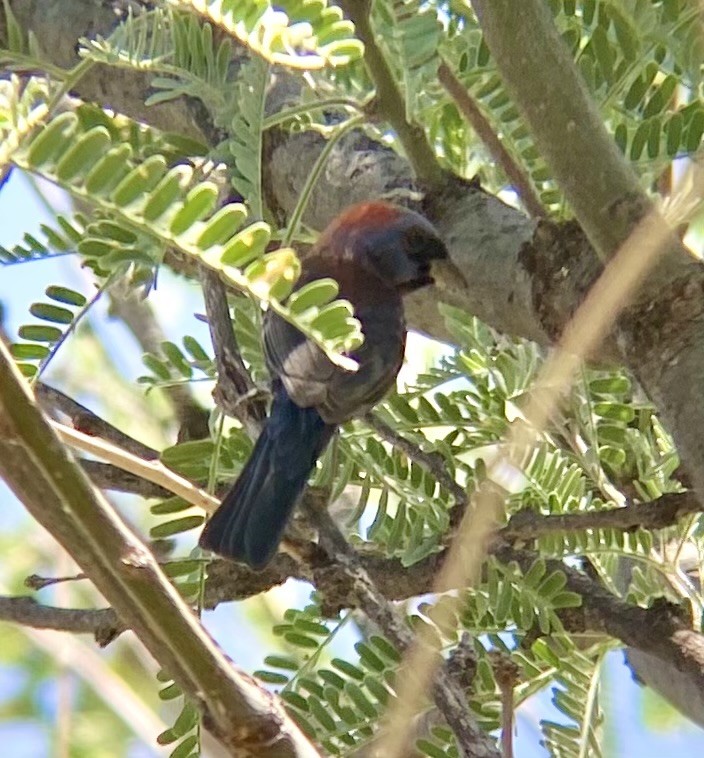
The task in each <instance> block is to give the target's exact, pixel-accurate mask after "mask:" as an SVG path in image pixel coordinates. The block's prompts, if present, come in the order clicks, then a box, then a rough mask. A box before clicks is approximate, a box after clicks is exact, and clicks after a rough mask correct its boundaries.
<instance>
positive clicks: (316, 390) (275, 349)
mask: <svg viewBox="0 0 704 758" xmlns="http://www.w3.org/2000/svg"><path fill="white" fill-rule="evenodd" d="M264 355H265V357H266V362H267V365H268V366H269V371H270V372H271V373H272V375H274V376H277V377H279V378H280V379H281V381H282V382H283V384H284V387H285V388H286V392H287V393H288V395H289V397H290V398H291V399H292V400H293V402H294V403H296V405H298V406H300V407H301V408H309V407H311V406H316V407H317V406H318V405H320V404H321V403H324V402H325V400H326V398H327V394H328V386H329V384H330V381H331V379H332V376H333V374H334V372H335V366H334V365H333V364H332V363H331V362H330V360H328V358H327V357H326V356H325V353H323V351H322V350H321V349H320V348H319V347H318V346H317V345H316V344H315V343H313V342H310V341H309V340H307V339H306V338H305V337H304V335H303V334H302V333H301V332H299V331H298V329H296V327H294V326H291V324H289V323H288V321H284V319H282V318H281V316H279V315H277V314H276V313H273V312H272V311H267V313H266V314H265V316H264Z"/></svg>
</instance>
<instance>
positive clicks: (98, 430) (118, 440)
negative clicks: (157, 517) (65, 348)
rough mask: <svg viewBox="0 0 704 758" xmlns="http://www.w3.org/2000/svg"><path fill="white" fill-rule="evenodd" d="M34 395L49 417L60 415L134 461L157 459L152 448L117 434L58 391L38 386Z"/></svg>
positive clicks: (100, 419) (95, 416) (106, 424)
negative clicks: (129, 456) (121, 450)
mask: <svg viewBox="0 0 704 758" xmlns="http://www.w3.org/2000/svg"><path fill="white" fill-rule="evenodd" d="M34 393H35V395H36V397H37V401H38V402H39V404H40V405H41V406H42V408H44V410H45V411H47V412H49V413H51V412H52V411H59V412H61V413H63V414H64V415H65V416H68V417H69V418H70V419H71V424H72V425H73V427H74V428H75V429H78V430H79V431H81V432H84V433H85V434H89V435H91V436H94V437H101V438H102V439H104V440H107V441H108V442H112V443H113V444H114V445H116V446H117V447H119V448H122V449H123V450H125V451H127V452H128V453H132V455H136V456H137V457H138V458H143V459H144V460H148V461H149V460H154V459H155V458H158V457H159V451H158V450H154V448H151V447H149V446H148V445H145V444H144V443H142V442H140V441H139V440H136V439H134V437H130V436H129V435H128V434H125V433H124V432H122V431H120V430H119V429H118V428H117V427H115V426H113V425H112V424H109V423H108V422H107V421H105V420H104V419H102V418H100V416H97V415H96V414H95V413H93V411H91V410H89V409H88V408H86V407H85V406H84V405H81V404H80V403H79V402H77V401H76V400H74V399H73V398H72V397H69V396H68V395H66V394H65V393H63V392H61V390H57V389H55V388H54V387H50V386H49V385H48V384H44V383H43V382H40V383H39V384H37V386H36V387H35V388H34Z"/></svg>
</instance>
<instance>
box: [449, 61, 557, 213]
mask: <svg viewBox="0 0 704 758" xmlns="http://www.w3.org/2000/svg"><path fill="white" fill-rule="evenodd" d="M438 81H439V82H440V84H442V86H443V87H444V88H445V91H446V92H447V94H448V95H449V96H450V97H451V98H452V99H453V100H454V102H455V105H456V106H457V109H458V110H459V112H460V113H461V114H462V115H463V116H464V117H465V119H466V120H467V123H468V124H469V125H470V126H471V127H472V129H474V131H475V132H476V134H477V136H478V137H479V139H480V140H481V141H482V142H483V143H484V145H485V146H486V148H487V150H488V151H489V152H490V153H491V157H492V158H493V159H494V160H495V161H496V163H497V164H498V165H499V166H501V169H502V171H503V172H504V174H506V177H507V179H508V180H509V182H510V183H511V186H512V187H513V189H514V190H516V193H517V194H518V196H519V197H520V198H521V202H522V203H523V205H524V207H525V209H526V210H527V211H528V213H529V214H530V215H531V216H533V218H544V217H545V216H546V215H547V214H546V212H545V208H544V207H543V204H542V203H541V202H540V198H539V197H538V195H537V193H536V191H535V188H534V187H533V184H532V182H531V181H530V177H529V176H528V175H527V174H526V172H525V171H524V170H523V168H522V166H521V165H520V164H519V163H518V162H517V161H516V160H514V158H513V156H512V155H511V154H510V153H509V152H508V150H507V149H506V148H505V147H504V145H503V143H502V142H501V140H500V139H499V137H498V135H497V134H496V133H495V132H494V130H493V129H492V128H491V125H490V124H489V122H488V121H487V119H486V117H485V116H484V114H483V113H482V112H481V110H480V109H479V106H478V105H477V104H476V102H475V101H474V100H473V99H472V97H471V95H470V94H469V92H468V91H467V89H466V87H465V86H464V85H463V84H462V82H461V81H460V80H459V79H458V78H457V77H456V76H455V73H454V71H453V70H452V69H451V68H450V66H449V65H448V64H447V62H446V61H443V62H442V63H441V64H440V66H439V68H438Z"/></svg>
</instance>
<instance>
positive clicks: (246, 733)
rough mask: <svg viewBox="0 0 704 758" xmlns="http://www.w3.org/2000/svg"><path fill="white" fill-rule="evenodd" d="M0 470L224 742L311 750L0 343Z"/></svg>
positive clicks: (237, 747) (243, 750)
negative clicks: (60, 430) (216, 633)
mask: <svg viewBox="0 0 704 758" xmlns="http://www.w3.org/2000/svg"><path fill="white" fill-rule="evenodd" d="M0 474H2V476H3V477H4V478H5V480H6V481H7V483H8V484H9V485H10V487H11V488H12V489H13V491H14V492H15V494H16V495H17V497H18V498H19V499H20V500H21V501H22V502H23V503H24V504H25V505H26V507H27V509H28V510H29V511H30V513H31V514H32V515H33V516H34V518H35V519H37V521H39V522H40V523H41V524H42V525H43V526H45V527H46V528H47V529H48V530H49V531H50V532H51V533H52V534H53V535H54V536H55V537H56V538H57V539H58V540H59V541H60V542H61V544H62V545H63V546H64V547H65V548H66V549H67V550H68V551H69V552H70V554H71V555H72V557H73V558H74V559H75V560H76V562H77V563H78V564H79V565H80V566H81V568H82V569H83V571H84V572H85V573H86V574H87V575H88V576H89V577H90V578H91V580H92V581H93V582H94V584H95V585H96V587H97V589H98V590H99V591H100V592H101V593H102V594H103V595H104V596H105V598H106V599H107V600H108V602H109V603H110V604H111V605H112V606H113V607H114V608H115V610H116V611H117V613H118V615H119V616H120V617H121V618H122V619H123V620H124V621H125V623H126V624H127V625H128V626H129V627H130V628H131V629H133V630H134V631H135V633H136V634H137V635H138V636H139V638H140V639H141V640H142V642H143V643H144V644H145V646H146V647H147V649H148V650H149V651H150V652H151V653H152V655H154V657H155V658H156V659H157V660H158V661H159V663H160V664H161V665H162V666H163V667H164V668H165V669H166V670H167V671H169V673H170V675H171V676H173V678H174V680H175V681H176V682H177V683H178V684H179V686H180V687H181V688H182V689H183V691H184V692H185V693H187V694H188V696H189V697H190V698H191V699H192V700H193V702H194V703H197V704H198V705H199V706H200V707H201V708H202V710H203V711H204V717H205V720H206V723H207V725H208V728H209V729H210V730H211V731H212V732H213V733H214V734H215V735H216V736H217V738H218V739H219V740H220V741H221V742H222V743H223V745H226V746H227V747H229V748H230V749H231V750H233V751H235V752H237V753H238V754H242V755H252V756H256V755H261V754H262V752H263V750H265V749H267V750H271V749H272V744H274V743H275V744H276V747H277V749H279V750H280V754H281V755H288V756H310V757H311V758H312V756H315V755H317V753H316V751H315V750H314V749H313V747H312V746H311V745H310V743H309V742H308V741H307V740H306V739H305V737H304V736H303V735H302V733H301V732H300V731H299V730H298V728H297V727H296V726H295V725H294V724H293V723H292V722H291V721H290V720H289V719H288V717H287V716H286V713H285V711H284V710H283V708H282V707H281V705H280V704H279V703H278V702H277V701H276V699H275V698H273V697H272V696H271V695H270V694H269V693H267V692H266V691H265V690H263V689H261V688H259V687H258V686H256V685H255V684H254V683H253V682H252V681H251V680H250V679H249V678H248V677H246V676H245V675H244V674H243V673H241V672H239V671H237V670H236V669H235V667H234V666H232V665H231V664H230V663H229V662H228V661H227V659H226V658H225V657H224V655H223V654H222V652H221V651H220V650H219V648H218V647H217V646H216V645H215V643H214V642H213V641H212V640H211V639H210V637H209V636H208V635H207V634H206V633H205V631H204V630H203V629H202V627H201V626H200V624H199V622H198V620H197V619H196V618H195V616H193V614H192V613H191V611H190V609H189V608H188V607H187V606H186V605H185V603H184V602H183V600H182V599H181V598H180V597H179V595H178V593H177V592H176V590H175V589H174V588H173V586H172V585H171V584H170V583H169V582H168V580H167V579H166V577H165V576H164V574H163V573H162V572H161V570H160V569H159V567H158V565H157V564H156V562H155V560H154V558H153V557H152V555H151V553H150V552H149V551H148V550H147V549H146V547H145V546H144V545H143V544H142V543H141V542H140V541H139V540H138V538H137V537H136V536H135V535H134V534H133V533H132V532H131V531H130V530H129V529H128V528H127V526H126V525H125V524H124V523H123V522H122V521H121V520H120V519H119V518H118V516H117V515H116V513H115V512H114V511H113V510H112V508H111V507H110V505H109V503H107V501H105V500H104V498H102V497H101V496H100V495H99V494H98V493H97V492H96V490H94V489H93V487H92V486H91V484H90V482H89V480H88V479H87V477H86V476H85V475H84V474H83V473H82V471H81V470H80V468H79V467H78V466H76V464H75V461H74V460H73V458H72V457H71V456H70V455H69V454H68V453H67V451H66V449H65V448H64V446H63V445H62V444H61V442H60V441H59V439H58V438H57V437H56V435H55V434H54V433H53V431H52V429H51V428H50V426H49V425H48V424H47V421H46V420H45V419H44V417H43V416H42V414H41V412H40V411H39V409H38V407H37V406H36V405H35V404H34V402H33V399H32V398H31V397H30V395H29V393H28V391H27V388H26V384H25V382H24V381H23V379H22V377H21V376H20V375H19V373H18V372H17V369H16V368H15V367H14V364H13V361H12V358H11V356H10V354H9V353H8V351H7V349H6V348H5V346H4V345H2V344H0Z"/></svg>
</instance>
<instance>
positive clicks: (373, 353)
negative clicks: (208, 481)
mask: <svg viewBox="0 0 704 758" xmlns="http://www.w3.org/2000/svg"><path fill="white" fill-rule="evenodd" d="M447 257H448V253H447V248H446V246H445V244H444V243H443V241H442V240H441V238H440V237H439V235H438V233H437V231H436V230H435V228H434V227H433V225H432V224H431V223H430V222H429V221H428V220H427V219H426V218H425V217H424V216H422V215H420V214H419V213H416V212H415V211H412V210H409V209H407V208H404V207H400V206H397V205H394V204H391V203H388V202H385V201H371V202H363V203H357V204H355V205H352V206H350V207H348V208H347V209H345V210H343V211H342V213H341V214H340V215H339V216H337V217H336V218H335V219H333V221H332V222H331V223H330V224H329V226H328V227H327V228H326V229H325V230H324V231H323V232H322V234H321V235H320V237H319V238H318V241H317V242H316V244H315V245H314V246H313V248H312V249H311V251H310V253H309V254H308V255H307V256H305V257H303V258H302V261H301V276H300V278H299V280H298V281H297V283H296V286H295V288H294V290H295V289H298V288H300V287H302V286H303V285H304V284H306V283H308V282H311V281H314V280H316V279H321V278H324V277H332V278H333V279H334V280H335V281H336V282H337V283H338V285H339V295H340V296H341V297H343V298H345V299H347V300H348V301H349V302H350V303H351V304H352V306H353V307H354V312H355V316H356V317H357V319H359V321H360V323H361V327H362V332H363V334H364V342H363V343H362V345H361V346H360V347H359V348H358V349H356V350H354V351H352V352H351V353H350V357H351V358H353V359H354V360H355V361H356V362H357V364H358V368H357V370H356V371H349V370H347V369H345V368H343V367H341V366H339V365H337V364H335V363H333V362H332V361H331V360H330V359H329V358H328V356H327V355H326V354H325V353H324V352H323V350H321V349H320V347H319V346H318V345H316V344H315V343H314V342H313V341H312V340H310V339H308V338H306V337H305V335H304V334H303V333H302V332H300V331H299V330H298V329H297V328H296V327H295V326H293V325H292V324H290V323H289V322H288V321H286V320H284V319H283V318H282V317H281V316H279V315H278V314H276V313H274V312H273V311H272V310H271V309H269V310H268V311H267V312H266V313H265V316H264V325H263V340H264V355H265V359H266V363H267V366H268V368H269V372H270V374H271V376H272V397H273V400H272V404H271V410H270V413H269V417H268V419H267V421H266V423H265V425H264V428H263V430H262V432H261V433H260V435H259V437H258V439H257V441H256V443H255V445H254V449H253V451H252V453H251V455H250V457H249V459H248V460H247V462H246V463H245V465H244V467H243V469H242V471H241V473H240V475H239V477H238V478H237V480H236V481H235V483H234V484H233V486H232V488H231V489H230V490H229V492H228V493H227V494H226V495H225V497H224V499H223V500H222V502H221V504H220V506H219V507H218V509H217V510H216V511H215V513H214V514H213V516H212V517H211V518H210V519H209V520H208V522H207V523H206V525H205V527H204V529H203V531H202V533H201V536H200V539H199V544H200V546H201V547H202V548H204V549H206V550H208V551H210V552H213V553H216V554H218V555H220V556H223V557H225V558H229V559H230V560H234V561H239V562H244V563H246V564H248V565H249V566H250V567H251V568H253V569H256V570H260V569H262V568H264V567H265V566H266V564H267V563H268V562H269V561H270V560H271V558H272V557H273V555H274V554H275V553H276V551H277V548H278V546H279V544H280V542H281V539H282V537H283V534H284V530H285V528H286V524H287V523H288V521H289V518H290V516H291V513H292V511H293V508H294V506H295V504H296V501H297V500H298V498H299V496H300V495H301V493H302V492H303V490H304V488H305V485H306V483H307V481H308V477H309V475H310V473H311V471H312V470H313V468H314V467H315V465H316V461H317V460H318V458H319V457H320V456H321V455H322V453H323V451H324V450H325V448H326V447H327V445H328V444H329V442H330V440H331V439H332V437H333V435H334V433H335V431H336V429H337V428H338V426H339V425H340V424H342V423H344V422H346V421H348V420H349V419H351V418H353V417H355V416H361V415H363V414H364V413H366V412H367V411H369V410H370V409H371V408H372V407H373V406H374V405H376V403H378V402H379V401H380V400H381V399H382V398H383V397H384V395H386V394H387V392H388V391H389V389H390V388H391V387H392V386H393V385H394V384H395V382H396V376H397V374H398V372H399V370H400V368H401V365H402V363H403V357H404V351H405V344H406V323H405V317H404V309H403V300H402V297H403V295H406V294H408V293H411V292H414V291H415V290H417V289H419V288H421V287H425V286H426V285H430V284H433V283H434V279H433V277H432V275H431V262H432V261H433V260H441V259H444V258H447Z"/></svg>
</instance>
